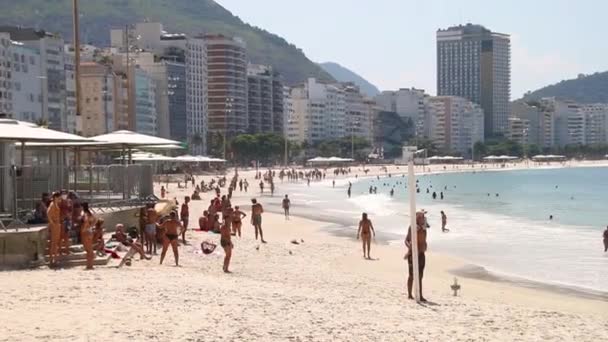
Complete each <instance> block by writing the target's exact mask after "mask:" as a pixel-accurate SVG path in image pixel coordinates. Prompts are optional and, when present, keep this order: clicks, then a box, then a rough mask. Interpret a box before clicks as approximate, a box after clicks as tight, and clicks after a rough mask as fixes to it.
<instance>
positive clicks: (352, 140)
mask: <svg viewBox="0 0 608 342" xmlns="http://www.w3.org/2000/svg"><path fill="white" fill-rule="evenodd" d="M350 158H351V159H353V160H354V159H355V123H354V122H353V124H352V126H351V129H350Z"/></svg>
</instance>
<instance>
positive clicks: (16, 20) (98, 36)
mask: <svg viewBox="0 0 608 342" xmlns="http://www.w3.org/2000/svg"><path fill="white" fill-rule="evenodd" d="M79 3H80V8H79V12H80V13H81V21H80V25H81V40H82V42H83V43H91V44H95V45H101V46H104V45H106V46H107V45H108V44H109V40H110V29H111V28H116V27H124V26H125V25H127V24H133V23H136V22H139V21H143V20H149V21H158V22H162V23H163V25H164V26H165V28H166V30H167V31H170V32H184V33H190V34H199V33H221V34H225V35H231V36H238V37H241V38H243V39H244V40H245V42H246V43H247V48H248V54H249V59H250V60H251V62H253V63H259V64H269V65H272V66H274V67H275V68H276V69H277V70H278V71H279V72H281V73H282V74H283V76H284V78H285V81H286V83H288V84H294V83H297V82H301V81H303V80H305V79H306V78H308V77H316V78H318V79H320V80H325V81H333V78H332V77H331V76H330V75H329V74H328V73H327V72H325V71H324V70H323V69H321V68H320V67H319V66H318V65H316V64H315V63H313V62H312V61H310V60H309V59H308V58H307V57H306V56H305V55H304V53H303V52H302V50H301V49H299V48H297V47H296V46H294V45H293V44H290V43H288V42H287V41H285V39H283V38H281V37H279V36H278V35H275V34H272V33H270V32H267V31H265V30H263V29H261V28H258V27H254V26H251V25H249V24H247V23H244V22H243V21H242V20H241V19H239V17H237V16H234V15H233V14H232V13H230V12H229V11H228V10H226V9H225V8H223V7H222V6H220V5H219V4H217V3H216V2H215V1H213V0H80V2H79ZM0 23H1V24H2V25H20V26H24V27H35V28H38V29H44V30H46V31H50V32H58V33H61V34H62V35H63V37H64V38H65V39H66V40H70V41H71V40H72V39H71V37H72V0H18V1H15V0H0Z"/></svg>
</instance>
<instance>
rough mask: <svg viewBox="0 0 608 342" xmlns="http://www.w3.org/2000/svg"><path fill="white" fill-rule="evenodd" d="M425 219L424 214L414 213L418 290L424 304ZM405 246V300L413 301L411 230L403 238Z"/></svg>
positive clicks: (420, 212)
mask: <svg viewBox="0 0 608 342" xmlns="http://www.w3.org/2000/svg"><path fill="white" fill-rule="evenodd" d="M425 226H426V219H425V217H424V212H422V211H419V212H417V213H416V238H417V245H418V276H419V283H418V285H419V288H420V300H421V301H423V302H426V299H425V298H424V296H423V295H422V277H423V276H424V268H425V266H426V255H425V253H426V249H427V243H426V228H425ZM405 245H406V246H407V248H408V250H407V254H406V255H405V257H406V259H407V264H408V277H407V298H408V299H414V297H413V296H412V286H413V284H414V265H413V263H414V261H413V258H412V230H411V227H410V229H408V230H407V236H406V238H405Z"/></svg>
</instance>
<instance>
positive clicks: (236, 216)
mask: <svg viewBox="0 0 608 342" xmlns="http://www.w3.org/2000/svg"><path fill="white" fill-rule="evenodd" d="M246 216H247V214H245V213H244V212H242V211H241V209H240V208H239V206H238V205H237V206H235V207H234V212H233V213H232V230H233V231H234V233H235V234H236V235H238V237H239V238H240V237H241V227H242V226H243V222H242V219H243V218H245V217H246Z"/></svg>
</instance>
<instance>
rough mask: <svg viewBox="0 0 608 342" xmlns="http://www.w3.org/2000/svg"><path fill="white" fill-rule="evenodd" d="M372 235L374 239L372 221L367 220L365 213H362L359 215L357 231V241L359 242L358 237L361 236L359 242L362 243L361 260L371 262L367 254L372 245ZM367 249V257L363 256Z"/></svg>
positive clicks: (374, 232)
mask: <svg viewBox="0 0 608 342" xmlns="http://www.w3.org/2000/svg"><path fill="white" fill-rule="evenodd" d="M372 233H373V234H374V235H373V236H374V237H376V231H375V230H374V225H373V224H372V221H371V220H370V219H368V218H367V213H363V214H362V215H361V221H359V230H357V240H359V236H361V242H362V243H363V258H365V259H368V260H371V259H372V257H371V256H370V254H369V251H370V248H371V243H372ZM366 248H367V256H366V254H365V251H366Z"/></svg>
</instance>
